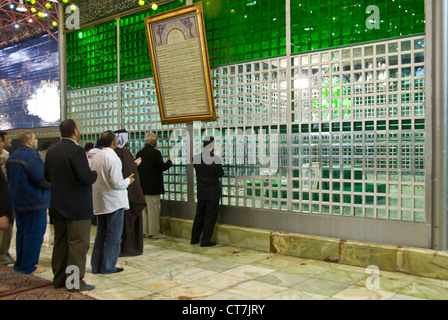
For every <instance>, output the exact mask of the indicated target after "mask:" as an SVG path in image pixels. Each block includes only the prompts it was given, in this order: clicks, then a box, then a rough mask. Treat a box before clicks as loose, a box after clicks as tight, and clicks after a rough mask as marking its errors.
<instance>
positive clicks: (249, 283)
mask: <svg viewBox="0 0 448 320" xmlns="http://www.w3.org/2000/svg"><path fill="white" fill-rule="evenodd" d="M95 232H96V229H95V227H94V226H92V233H91V246H90V250H89V253H88V264H87V272H86V277H85V280H86V282H87V283H89V284H94V285H95V286H96V288H95V290H93V291H89V292H86V294H87V295H88V296H91V297H94V298H96V299H101V300H208V299H211V300H326V299H333V300H334V299H341V300H410V299H411V300H413V299H416V300H419V299H430V300H436V299H437V300H445V299H448V281H442V280H435V279H428V278H422V277H417V276H412V275H407V274H403V273H393V272H382V271H380V277H379V280H376V281H374V280H372V275H371V273H367V270H366V268H360V267H352V266H345V265H340V264H335V263H329V262H323V261H315V260H307V259H301V258H294V257H287V256H280V255H276V254H269V253H263V252H258V251H253V250H246V249H240V248H234V247H229V246H223V245H217V246H215V247H208V248H201V247H200V246H199V245H190V243H189V240H187V239H181V238H172V237H168V238H167V239H161V240H155V239H145V241H144V253H143V255H141V256H137V257H126V258H119V260H118V266H120V267H123V268H124V271H123V272H121V273H116V274H110V275H100V274H92V273H91V268H90V254H91V250H92V247H93V241H94V239H95ZM14 241H15V240H14V239H13V244H12V248H11V254H12V255H13V256H14V255H15V245H14ZM52 243H53V227H52V226H51V225H49V226H48V228H47V233H46V235H45V239H44V244H43V246H42V251H41V256H40V260H39V265H38V270H37V271H36V273H35V274H36V275H37V276H40V277H43V278H46V279H49V280H52V276H53V275H52V271H51V254H52V249H53V246H52ZM378 285H379V287H378ZM378 288H379V289H378ZM63 290H65V289H63Z"/></svg>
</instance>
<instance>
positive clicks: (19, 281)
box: [0, 266, 95, 300]
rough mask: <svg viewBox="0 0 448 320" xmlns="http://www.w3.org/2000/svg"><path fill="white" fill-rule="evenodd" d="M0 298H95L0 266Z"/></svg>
mask: <svg viewBox="0 0 448 320" xmlns="http://www.w3.org/2000/svg"><path fill="white" fill-rule="evenodd" d="M0 300H95V299H93V298H90V297H88V296H86V295H84V294H82V293H76V292H75V293H71V292H68V291H67V290H66V289H65V288H61V289H54V288H53V285H52V282H51V281H49V280H46V279H43V278H40V277H37V276H35V275H33V274H21V273H18V272H15V271H14V269H13V268H12V267H6V266H0Z"/></svg>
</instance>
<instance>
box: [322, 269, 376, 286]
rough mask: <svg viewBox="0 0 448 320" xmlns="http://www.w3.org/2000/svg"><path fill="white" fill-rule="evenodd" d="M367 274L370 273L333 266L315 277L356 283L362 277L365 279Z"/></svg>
mask: <svg viewBox="0 0 448 320" xmlns="http://www.w3.org/2000/svg"><path fill="white" fill-rule="evenodd" d="M367 276H368V275H367V274H366V273H363V272H358V271H351V270H342V269H338V268H333V269H331V270H328V271H325V272H323V273H321V274H319V275H317V276H316V277H315V278H316V279H322V280H329V281H334V282H341V283H346V284H354V283H356V282H357V281H359V280H361V279H365V278H366V277H367Z"/></svg>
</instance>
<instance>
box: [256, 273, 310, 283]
mask: <svg viewBox="0 0 448 320" xmlns="http://www.w3.org/2000/svg"><path fill="white" fill-rule="evenodd" d="M308 279H310V278H308V277H306V276H301V275H299V274H293V273H289V272H283V271H276V272H272V273H270V274H267V275H264V276H261V277H259V278H258V279H257V281H260V282H265V283H270V284H275V285H277V286H282V287H293V286H295V285H298V284H299V283H302V282H304V281H306V280H308Z"/></svg>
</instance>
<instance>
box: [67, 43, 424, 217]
mask: <svg viewBox="0 0 448 320" xmlns="http://www.w3.org/2000/svg"><path fill="white" fill-rule="evenodd" d="M212 77H213V83H214V95H215V103H216V109H217V114H218V121H216V122H213V123H203V124H202V125H200V126H196V127H194V126H192V127H191V128H187V125H170V126H162V125H161V124H160V116H159V111H158V106H157V99H156V93H155V86H154V81H153V79H152V78H148V79H142V80H135V81H130V82H126V83H120V84H112V85H105V86H101V87H92V88H87V89H79V90H73V91H70V92H69V94H68V117H69V118H73V119H75V120H76V121H78V123H79V125H80V127H81V130H82V132H83V141H84V142H87V141H92V142H93V141H94V140H95V139H96V138H97V137H98V135H99V134H100V133H101V132H102V131H104V130H108V129H112V130H118V129H123V128H124V129H127V130H128V131H129V132H130V138H131V143H130V150H131V152H132V153H133V154H134V155H135V154H136V153H137V152H138V150H140V149H141V148H142V147H143V146H144V134H145V132H147V131H154V132H156V133H157V134H158V136H159V146H158V148H159V149H160V150H161V152H162V155H163V156H164V157H165V158H166V157H167V156H168V155H169V153H170V150H171V149H172V148H173V147H174V145H175V144H178V145H179V144H180V145H181V148H184V149H185V148H187V145H188V142H187V140H186V139H181V140H179V141H180V142H179V141H177V140H170V136H171V135H172V133H173V131H174V130H178V133H176V134H174V136H178V135H181V136H182V135H183V136H184V137H185V138H188V137H187V136H186V135H189V136H191V137H192V138H196V139H195V140H194V143H193V150H192V153H196V152H199V151H200V149H201V146H200V139H197V138H198V136H200V137H205V136H207V135H213V136H215V139H216V144H217V153H218V154H220V155H222V156H223V161H224V168H225V176H224V177H223V179H222V183H223V200H222V204H223V205H225V206H235V207H242V208H252V209H256V210H263V209H268V210H271V211H273V214H274V213H275V212H276V211H278V212H289V213H291V214H294V213H306V214H313V215H334V216H344V217H361V218H366V219H384V220H398V221H413V222H418V223H420V222H421V223H423V222H427V221H426V213H425V184H426V182H427V181H426V177H427V170H428V168H427V166H426V145H427V141H426V140H427V132H428V131H427V130H428V128H427V124H426V121H425V120H426V113H427V112H428V111H429V110H427V107H426V99H425V92H426V87H425V86H426V81H425V79H426V74H425V37H424V36H419V37H411V38H401V39H398V40H390V41H384V42H376V43H370V44H365V45H359V46H351V47H345V48H338V49H332V50H325V51H319V52H309V53H306V54H298V55H293V56H290V57H285V56H283V57H277V58H272V59H266V60H258V61H250V62H244V63H238V64H235V65H227V66H222V67H218V68H215V69H213V70H212ZM188 130H190V131H188ZM186 132H188V134H186ZM198 141H199V142H198ZM254 145H255V147H254ZM260 146H262V147H260ZM183 154H184V156H183V157H181V158H178V159H176V165H175V166H174V167H173V168H172V169H170V170H169V171H167V172H166V174H165V189H166V191H167V193H166V194H165V195H164V199H166V200H171V201H183V202H187V201H189V199H190V201H193V199H196V198H195V195H196V191H195V183H194V180H190V181H193V182H190V184H189V182H188V181H189V179H188V175H189V170H191V171H190V174H192V175H194V172H193V170H192V168H191V167H189V166H188V165H187V163H188V161H187V160H188V159H187V157H188V156H190V155H188V156H186V155H187V153H186V152H185V153H183Z"/></svg>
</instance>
